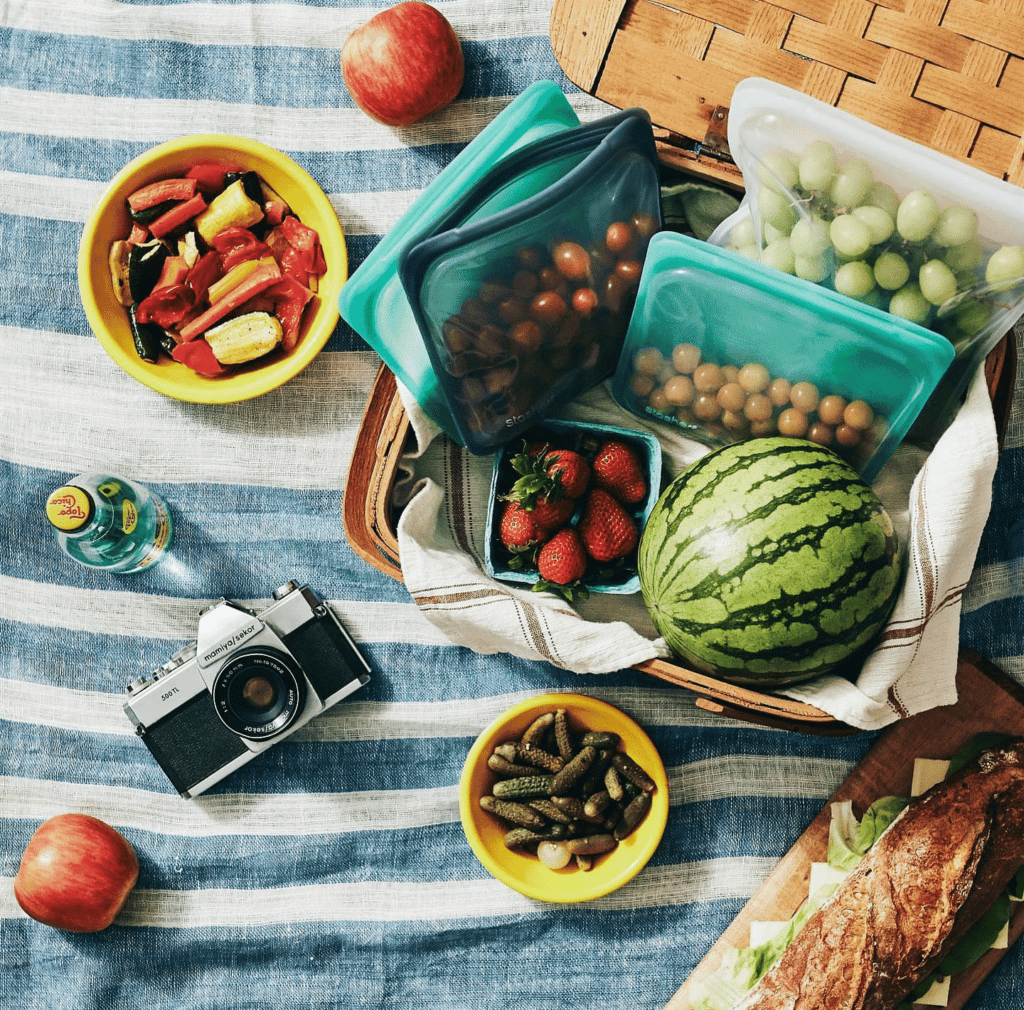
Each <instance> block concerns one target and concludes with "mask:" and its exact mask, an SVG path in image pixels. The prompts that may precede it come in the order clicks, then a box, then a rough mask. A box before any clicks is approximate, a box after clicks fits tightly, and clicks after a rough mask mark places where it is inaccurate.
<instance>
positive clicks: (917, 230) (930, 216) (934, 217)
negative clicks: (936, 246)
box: [896, 189, 939, 242]
mask: <svg viewBox="0 0 1024 1010" xmlns="http://www.w3.org/2000/svg"><path fill="white" fill-rule="evenodd" d="M938 219H939V205H938V204H937V203H936V202H935V197H934V196H932V195H931V193H926V192H925V191H924V190H923V189H915V190H914V191H913V192H912V193H908V194H907V195H906V196H905V197H904V198H903V200H902V202H901V203H900V207H899V210H898V211H896V230H897V231H898V232H899V233H900V235H902V236H903V237H904V238H905V239H906V240H907V241H908V242H923V241H924V240H925V239H926V238H927V237H928V236H929V235H930V234H931V232H932V229H933V228H934V227H935V222H936V221H938Z"/></svg>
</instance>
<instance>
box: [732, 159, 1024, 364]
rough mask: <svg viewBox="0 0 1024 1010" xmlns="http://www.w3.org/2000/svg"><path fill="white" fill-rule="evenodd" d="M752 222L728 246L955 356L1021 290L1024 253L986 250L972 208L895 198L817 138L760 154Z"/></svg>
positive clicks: (918, 196) (923, 194)
mask: <svg viewBox="0 0 1024 1010" xmlns="http://www.w3.org/2000/svg"><path fill="white" fill-rule="evenodd" d="M757 174H758V178H759V181H760V183H761V186H760V189H759V192H758V195H757V200H756V205H755V206H754V207H753V208H752V211H753V213H754V214H755V215H756V216H757V220H758V222H759V223H760V227H761V243H760V246H759V245H758V243H757V238H756V235H755V229H754V222H753V221H752V220H749V219H748V220H745V221H742V222H741V223H739V224H737V225H736V226H735V227H734V228H733V229H732V231H731V233H730V235H729V246H730V247H731V248H733V249H735V250H737V251H738V252H741V253H743V254H744V255H747V256H751V257H753V258H755V259H759V260H760V261H761V262H762V263H766V264H768V265H769V266H772V267H775V268H776V269H778V270H782V271H785V272H786V273H791V274H795V275H796V276H797V277H803V278H804V279H806V280H809V281H813V282H815V283H822V282H825V283H830V284H831V285H832V286H833V287H834V288H835V290H836V291H838V292H840V293H841V294H844V295H848V296H849V297H851V298H856V299H858V300H860V301H864V302H867V303H869V304H871V305H874V306H875V307H877V308H881V309H884V310H886V311H888V312H891V313H892V314H893V315H896V316H900V317H902V318H903V319H907V320H910V321H911V322H914V323H918V324H920V325H922V326H927V327H930V328H932V329H934V330H936V331H938V332H941V333H943V334H945V336H947V337H948V338H949V340H950V341H951V342H952V343H953V345H954V346H955V347H957V348H958V349H959V348H960V347H961V345H963V344H964V343H966V342H969V341H970V340H971V338H973V337H975V336H977V334H979V333H980V332H981V331H982V330H984V329H985V327H986V325H987V324H988V323H989V320H990V318H991V317H992V316H993V314H994V313H995V311H996V309H997V307H998V303H999V301H1000V299H1003V300H1005V292H1006V291H1007V290H1009V289H1010V288H1011V287H1013V286H1014V285H1019V284H1021V283H1022V282H1024V246H1002V247H998V246H997V245H995V244H994V243H991V242H986V241H985V239H984V237H983V236H981V235H980V234H979V232H978V217H977V214H976V213H975V212H974V210H972V209H971V208H970V207H967V206H964V205H960V204H952V205H948V206H942V205H941V204H940V202H939V201H938V200H937V199H936V198H935V196H934V195H933V194H931V193H929V192H927V191H925V190H923V189H915V190H913V191H911V192H908V193H906V194H905V195H904V196H902V197H900V196H899V195H897V193H896V191H895V190H894V189H893V187H892V186H890V185H888V184H887V183H884V182H881V181H879V180H878V179H876V178H875V176H874V172H873V170H872V168H871V166H870V165H869V164H868V162H866V161H864V160H862V159H851V160H847V161H842V160H841V159H840V157H839V155H838V154H837V152H836V149H835V148H834V147H832V145H831V144H829V143H828V142H826V141H824V140H815V141H812V142H811V143H809V144H808V145H807V146H806V147H804V148H803V150H801V151H799V152H796V153H789V152H776V153H772V154H767V155H765V156H764V157H763V158H762V159H761V161H760V162H759V164H758V173H757Z"/></svg>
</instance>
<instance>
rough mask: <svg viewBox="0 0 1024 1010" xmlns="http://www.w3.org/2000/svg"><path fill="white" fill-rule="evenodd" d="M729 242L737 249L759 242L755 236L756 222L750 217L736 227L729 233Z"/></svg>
mask: <svg viewBox="0 0 1024 1010" xmlns="http://www.w3.org/2000/svg"><path fill="white" fill-rule="evenodd" d="M729 241H730V242H731V243H732V244H733V246H734V247H735V248H737V249H739V248H741V247H742V246H745V245H753V244H754V243H755V242H756V241H757V237H756V236H755V235H754V222H753V221H752V220H751V219H750V218H749V217H748V218H744V220H742V221H740V223H739V224H737V225H734V226H733V229H732V231H730V232H729Z"/></svg>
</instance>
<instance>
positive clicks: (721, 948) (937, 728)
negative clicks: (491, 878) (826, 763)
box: [666, 651, 1024, 1010]
mask: <svg viewBox="0 0 1024 1010" xmlns="http://www.w3.org/2000/svg"><path fill="white" fill-rule="evenodd" d="M957 690H958V694H959V701H957V703H956V704H955V705H946V706H943V707H942V708H934V709H931V710H930V711H927V712H922V713H920V714H919V715H915V716H911V717H910V718H909V719H904V720H902V721H901V722H898V723H895V724H894V725H892V726H891V727H889V729H887V730H885V731H884V732H883V733H882V734H881V735H880V736H879V738H878V741H877V742H876V743H875V745H874V746H873V747H872V748H871V750H870V751H869V752H868V754H867V756H866V757H865V758H864V760H863V761H861V762H860V764H859V765H857V767H856V768H855V769H854V770H853V772H852V773H851V774H850V776H849V777H848V778H847V779H846V781H845V782H844V783H843V784H842V785H841V786H840V787H839V788H838V789H837V790H836V792H835V794H834V795H833V796H832V797H831V798H830V799H829V801H828V803H826V804H825V806H824V807H823V808H822V811H821V813H820V814H818V816H817V817H816V818H815V819H814V821H813V822H812V823H811V825H810V827H808V828H807V830H806V831H805V832H804V833H803V834H802V835H801V836H800V837H799V838H798V839H797V840H796V842H795V843H794V845H793V847H792V848H791V849H790V850H789V852H787V853H786V855H785V856H783V858H782V860H781V861H780V862H779V864H778V866H776V868H775V869H774V870H773V871H772V873H771V874H770V875H769V877H768V878H767V879H766V880H765V882H764V884H762V886H761V887H760V888H759V889H758V891H757V893H756V894H755V895H754V896H753V897H752V898H751V899H750V900H749V901H748V902H747V904H746V905H745V906H744V908H743V910H742V911H741V912H740V914H739V915H737V916H736V918H735V919H734V920H733V921H732V924H731V925H730V926H729V928H728V929H727V930H726V931H725V932H724V933H723V934H722V935H721V937H719V939H718V940H717V941H716V942H715V944H714V946H712V947H711V949H710V950H709V951H708V953H707V955H706V956H705V957H704V959H703V960H702V961H701V962H700V963H699V964H698V965H697V967H696V968H695V969H694V970H693V972H692V973H691V974H690V977H689V978H688V979H687V980H686V982H685V983H684V984H683V986H682V987H681V988H680V989H679V991H678V992H677V993H676V994H675V996H674V997H673V998H672V999H671V1000H670V1001H669V1002H668V1003H667V1004H666V1010H690V1006H691V1004H690V999H689V991H690V990H689V987H690V985H691V984H692V983H693V982H694V981H696V980H699V979H703V978H704V977H706V976H707V975H708V974H711V973H712V972H714V970H715V969H716V968H717V967H718V965H719V963H720V962H721V958H722V955H723V953H724V952H725V951H726V950H728V949H729V948H730V947H746V946H748V945H749V939H750V924H751V923H752V922H757V921H774V920H785V919H788V918H789V917H790V916H791V915H792V914H793V913H794V912H795V911H796V910H797V909H798V908H799V906H800V905H801V904H802V903H803V901H804V899H805V898H806V897H807V885H808V875H809V872H810V865H811V863H812V862H815V861H817V862H821V861H823V860H824V858H825V852H826V849H827V846H828V830H829V823H830V821H831V811H830V805H831V804H832V803H834V802H838V801H843V800H852V801H853V806H854V812H855V813H856V815H857V816H858V817H859V816H861V815H862V814H863V813H864V810H865V809H866V808H867V807H868V806H869V805H870V804H871V803H872V802H873V801H874V800H876V799H878V798H879V797H881V796H909V795H910V783H911V775H912V773H913V767H914V759H915V758H918V757H928V758H949V757H952V756H953V754H955V753H956V751H957V750H958V749H959V748H960V747H962V746H963V745H964V744H965V743H967V741H968V740H970V739H971V738H972V737H973V736H975V734H977V733H982V732H995V733H1008V734H1011V735H1014V736H1024V689H1022V688H1021V687H1020V686H1019V685H1018V684H1017V683H1015V682H1014V681H1013V680H1011V679H1010V678H1009V677H1008V676H1007V675H1006V674H1005V673H1003V672H1002V671H1001V670H999V669H998V668H997V667H995V666H994V665H993V664H992V663H990V662H988V661H987V660H985V659H983V658H982V657H981V656H979V655H977V654H976V653H972V652H967V651H965V652H963V653H961V655H960V661H959V664H958V668H957ZM1009 933H1010V936H1009V942H1010V944H1011V945H1012V944H1013V943H1014V942H1015V941H1016V940H1017V939H1019V938H1020V935H1021V933H1024V902H1019V903H1015V905H1014V910H1013V913H1012V916H1011V919H1010V929H1009ZM1005 954H1006V951H1005V950H991V951H989V952H988V953H987V954H985V955H984V956H983V957H982V958H981V959H980V960H979V961H978V962H977V963H976V964H974V965H973V966H972V967H971V968H970V969H968V970H967V971H965V972H961V973H960V974H958V975H956V976H953V979H952V981H951V983H950V993H949V1003H948V1007H949V1010H961V1008H962V1007H963V1006H964V1004H965V1003H966V1002H967V1000H968V999H969V998H970V997H971V995H972V994H973V993H974V991H975V990H976V989H977V988H978V986H979V985H981V982H982V980H983V979H984V978H985V977H986V976H987V975H988V974H989V972H990V971H992V969H993V968H994V967H995V966H996V965H997V964H998V963H999V961H1000V960H1001V958H1002V957H1003V956H1004V955H1005Z"/></svg>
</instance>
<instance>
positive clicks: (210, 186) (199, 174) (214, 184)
mask: <svg viewBox="0 0 1024 1010" xmlns="http://www.w3.org/2000/svg"><path fill="white" fill-rule="evenodd" d="M237 171H238V169H237V168H235V167H234V166H233V165H217V164H214V163H213V162H212V161H201V162H199V163H198V164H196V165H193V166H192V167H191V168H190V169H189V170H188V171H187V172H186V173H185V177H186V178H188V179H195V180H196V182H197V183H198V185H199V191H200V192H201V193H204V194H206V196H210V195H213V194H216V193H219V192H220V191H221V190H222V189H223V188H224V176H226V175H227V174H228V172H237Z"/></svg>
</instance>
